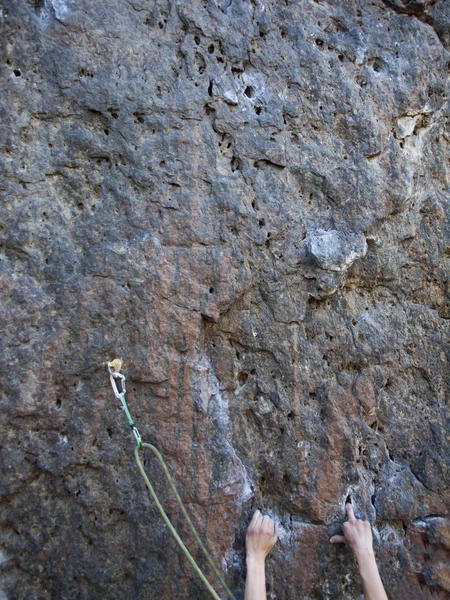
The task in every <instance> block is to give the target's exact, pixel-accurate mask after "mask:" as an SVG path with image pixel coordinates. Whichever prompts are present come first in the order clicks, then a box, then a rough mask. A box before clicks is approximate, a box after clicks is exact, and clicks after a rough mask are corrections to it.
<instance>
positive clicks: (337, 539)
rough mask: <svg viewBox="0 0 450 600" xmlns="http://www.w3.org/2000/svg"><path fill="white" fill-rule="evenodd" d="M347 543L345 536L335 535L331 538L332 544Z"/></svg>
mask: <svg viewBox="0 0 450 600" xmlns="http://www.w3.org/2000/svg"><path fill="white" fill-rule="evenodd" d="M346 543H347V542H346V540H345V537H344V536H343V535H333V537H332V538H330V544H346Z"/></svg>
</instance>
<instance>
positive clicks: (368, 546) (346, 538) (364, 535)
mask: <svg viewBox="0 0 450 600" xmlns="http://www.w3.org/2000/svg"><path fill="white" fill-rule="evenodd" d="M345 510H346V511H347V518H348V521H346V522H345V523H344V524H343V525H342V531H343V533H344V535H333V537H332V538H331V539H330V543H331V544H347V546H349V547H350V548H351V549H352V550H353V552H354V553H355V555H356V557H357V558H358V557H359V556H362V555H364V554H371V553H372V554H373V548H372V529H371V527H370V523H369V521H362V520H361V519H357V518H356V517H355V513H354V512H353V508H352V505H351V504H350V503H347V504H346V505H345Z"/></svg>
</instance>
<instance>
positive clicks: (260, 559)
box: [246, 554, 266, 567]
mask: <svg viewBox="0 0 450 600" xmlns="http://www.w3.org/2000/svg"><path fill="white" fill-rule="evenodd" d="M265 558H266V557H265V556H263V555H262V554H247V555H246V561H247V567H264V565H265Z"/></svg>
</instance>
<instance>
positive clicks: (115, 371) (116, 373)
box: [106, 358, 235, 600]
mask: <svg viewBox="0 0 450 600" xmlns="http://www.w3.org/2000/svg"><path fill="white" fill-rule="evenodd" d="M106 364H107V367H108V371H109V375H110V380H111V385H112V388H113V391H114V394H115V396H116V398H118V399H119V400H120V401H121V404H122V409H123V410H124V412H125V414H126V416H127V419H128V423H129V425H130V427H131V430H132V431H133V435H134V437H135V439H136V448H135V449H134V458H135V461H136V464H137V466H138V469H139V471H140V473H141V475H142V477H143V478H144V481H145V484H146V486H147V488H148V489H149V492H150V494H151V496H152V498H153V500H154V501H155V504H156V506H157V508H158V510H159V512H160V514H161V516H162V518H163V519H164V521H165V522H166V524H167V526H168V528H169V529H170V531H171V533H172V535H173V536H174V538H175V539H176V540H177V542H178V544H179V546H180V548H181V549H182V550H183V552H184V554H185V555H186V557H187V559H188V560H189V562H190V563H191V565H192V566H193V568H194V570H195V571H196V573H197V574H198V576H199V577H200V579H201V580H202V581H203V583H204V584H205V586H206V587H207V589H208V591H209V592H210V594H211V595H212V597H213V598H215V600H220V596H219V595H218V594H217V593H216V591H215V590H214V588H213V587H212V586H211V584H210V583H209V581H208V580H207V579H206V577H205V575H204V574H203V573H202V570H201V569H200V567H199V566H198V565H197V563H196V562H195V560H194V558H193V557H192V555H191V553H190V552H189V550H188V549H187V547H186V546H185V544H184V543H183V540H182V539H181V538H180V536H179V535H178V533H177V531H176V529H175V527H174V526H173V525H172V523H171V521H170V519H169V517H168V516H167V514H166V511H165V510H164V507H163V506H162V504H161V502H160V501H159V499H158V496H157V495H156V492H155V490H154V488H153V486H152V484H151V482H150V480H149V478H148V476H147V473H146V472H145V469H144V466H143V464H142V462H141V459H140V456H139V450H143V449H144V448H148V449H149V450H151V451H152V452H153V453H154V454H155V456H156V458H157V459H158V461H159V463H160V464H161V467H162V469H163V471H164V475H165V476H166V478H167V481H168V482H169V485H170V487H171V489H172V492H173V493H174V496H175V498H176V499H177V502H178V504H179V506H180V509H181V512H182V513H183V516H184V518H185V520H186V523H187V524H188V526H189V529H190V530H191V531H192V533H193V535H194V537H195V540H196V541H197V544H198V545H199V547H200V549H201V550H202V552H203V554H204V555H205V557H206V559H207V560H208V562H209V564H210V565H211V567H212V569H213V571H214V573H215V575H216V577H217V579H218V580H219V581H220V583H221V585H222V586H223V589H224V590H225V591H226V593H227V595H228V597H229V598H230V599H231V600H235V599H234V596H233V594H232V593H231V591H230V589H229V588H228V586H227V584H226V583H225V580H224V578H223V577H222V574H221V573H220V571H219V569H218V568H217V567H216V565H215V563H214V560H213V558H212V556H211V555H210V553H209V552H208V550H207V549H206V547H205V545H204V544H203V542H202V540H201V539H200V536H199V534H198V532H197V530H196V529H195V526H194V524H193V523H192V521H191V518H190V517H189V515H188V513H187V511H186V508H185V506H184V504H183V501H182V499H181V496H180V494H179V493H178V490H177V488H176V486H175V482H174V480H173V478H172V476H171V474H170V472H169V469H168V468H167V465H166V463H165V461H164V458H163V457H162V455H161V453H160V452H159V450H158V449H157V448H155V446H153V445H152V444H147V443H145V442H142V440H141V436H140V434H139V431H138V429H137V427H136V425H135V424H134V422H133V418H132V416H131V414H130V411H129V409H128V406H127V403H126V400H125V391H126V389H125V376H124V375H123V374H122V373H120V369H121V368H122V361H121V360H119V359H118V358H116V359H114V360H113V361H111V362H108V363H106ZM115 379H119V380H120V382H121V388H122V389H121V391H119V390H118V388H117V385H116V382H115Z"/></svg>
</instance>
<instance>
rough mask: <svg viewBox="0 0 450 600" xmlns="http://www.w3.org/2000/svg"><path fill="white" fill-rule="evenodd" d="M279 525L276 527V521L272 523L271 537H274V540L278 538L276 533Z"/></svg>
mask: <svg viewBox="0 0 450 600" xmlns="http://www.w3.org/2000/svg"><path fill="white" fill-rule="evenodd" d="M279 530H280V529H279V527H278V523H274V524H273V537H274V538H275V541H277V539H278V533H279Z"/></svg>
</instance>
